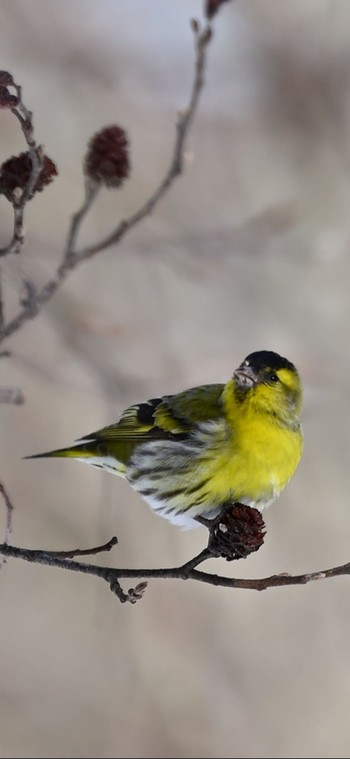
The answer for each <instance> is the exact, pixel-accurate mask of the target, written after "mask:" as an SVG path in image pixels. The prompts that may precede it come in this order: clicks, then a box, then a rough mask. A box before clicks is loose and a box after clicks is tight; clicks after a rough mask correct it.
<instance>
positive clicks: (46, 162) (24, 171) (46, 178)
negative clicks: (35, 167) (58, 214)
mask: <svg viewBox="0 0 350 759" xmlns="http://www.w3.org/2000/svg"><path fill="white" fill-rule="evenodd" d="M31 170H32V161H31V157H30V154H29V153H28V152H27V153H20V154H19V155H17V156H12V158H9V159H8V160H7V161H4V163H3V164H2V166H0V193H1V194H2V195H5V197H6V198H7V199H8V200H10V201H12V200H13V197H14V193H15V191H16V190H17V189H20V190H24V189H25V188H26V186H27V184H28V182H29V178H30V174H31ZM56 175H57V169H56V166H55V164H54V162H53V161H51V158H49V157H48V156H46V155H44V156H43V165H42V169H41V172H40V174H39V176H38V179H37V181H36V184H35V186H34V189H33V195H34V194H35V193H36V192H41V191H42V190H43V189H44V187H46V185H48V184H50V182H52V180H53V178H54V177H55V176H56Z"/></svg>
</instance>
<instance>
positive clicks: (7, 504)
mask: <svg viewBox="0 0 350 759" xmlns="http://www.w3.org/2000/svg"><path fill="white" fill-rule="evenodd" d="M0 493H1V495H2V497H3V500H4V504H5V509H6V526H5V540H4V545H8V542H9V540H10V536H11V533H12V514H13V511H14V506H13V504H12V503H11V501H10V498H9V495H8V493H7V491H6V488H5V486H4V485H3V484H2V482H0ZM0 553H1V552H0Z"/></svg>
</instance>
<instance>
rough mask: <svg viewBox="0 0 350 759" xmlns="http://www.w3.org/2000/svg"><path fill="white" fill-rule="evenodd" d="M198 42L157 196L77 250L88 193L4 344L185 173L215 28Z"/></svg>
mask: <svg viewBox="0 0 350 759" xmlns="http://www.w3.org/2000/svg"><path fill="white" fill-rule="evenodd" d="M192 30H193V34H194V40H195V75H194V80H193V84H192V88H191V94H190V98H189V103H188V106H187V108H186V109H184V110H183V111H181V113H179V116H178V121H177V125H176V135H175V143H174V147H173V151H172V156H171V160H170V165H169V168H168V169H167V171H166V174H165V177H164V178H163V179H162V181H161V182H160V184H159V186H158V187H157V189H156V190H155V192H154V193H153V194H152V195H151V196H150V197H149V198H148V199H147V200H146V202H145V203H144V204H143V205H142V206H141V208H139V210H138V211H136V212H135V213H134V214H132V215H131V216H130V217H129V218H128V219H125V220H123V221H121V222H120V223H119V224H118V226H117V227H116V229H115V230H113V231H112V232H111V233H110V234H109V235H108V236H107V237H105V238H103V239H102V240H100V241H99V242H97V243H95V244H94V245H91V246H88V247H85V248H81V249H80V250H76V248H75V246H76V241H77V236H78V233H79V231H80V227H81V223H82V221H83V219H84V217H85V215H86V213H87V211H88V210H89V209H90V207H91V205H92V203H93V201H94V200H95V198H96V195H97V188H90V191H88V192H87V194H86V197H85V200H84V203H83V205H82V207H81V208H80V209H79V211H77V213H76V214H74V216H73V217H72V220H71V224H70V227H69V231H68V235H67V244H66V247H65V250H64V254H63V257H62V260H61V263H60V265H59V266H58V268H57V271H56V273H55V274H54V276H53V277H52V279H50V280H49V281H48V282H47V283H46V284H45V285H44V286H43V288H42V289H41V290H39V291H38V292H37V294H36V297H35V299H34V301H33V302H31V304H30V306H29V305H28V304H24V305H23V307H22V309H21V310H20V311H19V312H18V314H17V315H16V316H15V317H14V318H13V319H12V320H11V321H9V322H8V323H7V324H5V325H3V326H2V328H1V329H0V342H1V341H2V340H4V339H6V338H8V337H10V335H12V334H13V333H14V332H16V330H18V329H19V328H20V327H22V325H23V324H24V323H25V322H27V321H28V320H29V319H33V318H34V317H35V316H36V315H37V314H38V313H39V312H40V310H41V308H42V306H43V305H44V304H45V303H46V302H47V301H48V300H50V298H52V296H53V295H54V294H55V293H56V291H57V290H58V288H59V287H60V286H61V285H62V283H63V282H64V280H65V279H66V277H67V275H68V274H69V273H70V272H71V271H72V270H73V269H75V268H76V266H78V265H79V264H81V263H82V262H83V261H87V260H88V259H89V258H91V257H92V256H94V255H96V254H97V253H100V252H102V251H103V250H105V249H106V248H108V247H110V246H111V245H116V244H117V243H119V242H120V240H121V239H122V237H124V235H125V234H126V233H127V232H128V231H129V230H130V229H132V228H133V227H134V226H136V225H137V224H138V223H139V222H140V221H142V220H143V219H144V218H145V217H146V216H148V215H149V214H150V213H151V212H152V211H153V210H154V208H155V206H156V205H157V204H158V202H159V201H160V200H161V198H162V197H163V195H165V193H166V192H167V190H168V189H169V188H170V187H171V185H172V184H173V182H174V180H175V179H176V177H178V176H179V175H180V174H181V173H182V171H183V164H184V150H185V143H186V139H187V136H188V133H189V130H190V127H191V124H192V121H193V118H194V116H195V112H196V110H197V106H198V100H199V96H200V93H201V90H202V88H203V84H204V72H205V66H206V59H207V47H208V44H209V42H210V39H211V37H212V31H211V27H210V26H209V25H206V26H205V27H204V29H203V31H201V30H200V28H199V24H198V22H196V23H195V24H193V25H192Z"/></svg>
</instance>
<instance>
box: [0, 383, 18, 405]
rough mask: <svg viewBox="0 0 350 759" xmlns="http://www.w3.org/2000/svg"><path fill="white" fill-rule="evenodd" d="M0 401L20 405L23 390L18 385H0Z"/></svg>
mask: <svg viewBox="0 0 350 759" xmlns="http://www.w3.org/2000/svg"><path fill="white" fill-rule="evenodd" d="M0 403H11V404H13V405H15V406H21V405H22V403H24V394H23V391H22V390H21V388H19V387H0Z"/></svg>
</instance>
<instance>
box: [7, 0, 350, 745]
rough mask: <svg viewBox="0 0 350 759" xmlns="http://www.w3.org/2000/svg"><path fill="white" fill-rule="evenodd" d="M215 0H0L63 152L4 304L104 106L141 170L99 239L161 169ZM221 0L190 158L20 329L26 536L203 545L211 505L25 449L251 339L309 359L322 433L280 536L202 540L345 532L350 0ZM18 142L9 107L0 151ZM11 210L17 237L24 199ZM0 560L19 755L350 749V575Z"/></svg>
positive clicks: (52, 248) (34, 100)
mask: <svg viewBox="0 0 350 759" xmlns="http://www.w3.org/2000/svg"><path fill="white" fill-rule="evenodd" d="M201 12H202V2H201V1H199V0H176V2H175V0H168V2H161V0H148V2H146V1H145V0H103V2H100V1H99V0H75V2H74V3H71V2H68V0H60V2H58V0H51V2H50V3H47V2H46V1H44V0H26V1H25V2H24V0H2V3H1V5H0V40H1V52H2V60H1V67H2V68H4V69H7V70H9V71H11V73H12V74H13V76H14V77H15V79H16V80H17V81H18V82H19V83H21V84H22V85H23V89H24V101H25V103H26V105H27V106H28V107H29V108H31V109H32V110H33V111H34V117H35V127H36V136H37V139H38V140H39V142H41V143H43V144H44V145H45V149H46V152H47V153H48V155H49V156H50V157H52V158H53V159H54V160H55V161H56V163H57V165H58V169H59V177H58V178H57V179H56V180H55V182H54V183H53V184H52V185H51V186H50V187H49V188H47V190H46V191H45V192H44V193H42V194H40V195H38V196H37V197H36V198H35V200H33V202H32V203H30V205H29V207H28V209H27V218H26V226H27V241H26V246H25V249H24V250H23V252H22V253H21V255H20V256H12V257H8V258H7V259H6V260H3V261H2V262H1V269H2V279H3V291H4V296H5V305H6V313H7V316H10V315H11V314H14V313H15V312H16V310H17V307H18V299H19V297H20V295H21V294H22V290H23V281H24V280H25V279H28V278H30V279H31V280H32V281H33V282H35V283H36V285H37V286H38V287H39V286H40V285H42V284H44V283H45V281H46V280H47V279H48V278H49V277H50V276H51V275H52V274H53V272H54V270H55V269H56V267H57V265H58V263H59V261H60V257H61V255H62V250H63V246H64V241H65V237H66V234H67V229H68V223H69V218H70V215H71V214H72V213H73V211H74V210H76V209H77V208H78V207H79V205H80V203H81V201H82V197H83V182H82V171H81V165H82V159H83V156H84V154H85V151H86V144H87V142H88V140H89V138H90V137H91V135H92V134H93V133H94V132H95V131H96V130H98V129H100V128H101V127H102V126H104V125H108V124H112V123H117V124H119V125H120V126H122V127H124V128H125V129H126V130H127V132H128V135H129V139H130V149H131V161H132V175H131V178H130V180H129V181H128V182H127V183H126V184H125V187H124V188H123V189H122V190H120V191H109V192H108V191H107V190H106V191H103V192H102V193H101V196H100V198H99V199H98V202H97V203H96V206H95V207H94V209H93V211H92V212H91V214H90V216H89V218H88V219H87V221H86V223H85V225H84V227H83V229H82V233H81V237H80V241H81V243H84V242H85V243H86V242H88V241H90V242H92V241H94V240H98V239H99V238H101V237H102V236H104V235H105V234H106V233H107V232H109V231H110V230H111V229H112V228H113V227H114V226H115V225H116V224H117V223H118V221H119V220H120V219H122V218H124V217H125V216H127V215H128V214H130V213H132V212H134V211H135V210H136V209H137V208H138V207H139V206H140V205H141V204H142V203H143V202H144V200H145V199H146V198H147V197H148V196H149V195H150V193H152V192H153V191H154V189H155V188H156V186H157V183H158V182H159V181H160V179H161V178H162V176H163V175H164V172H165V170H166V167H167V165H168V163H169V159H170V156H171V151H172V147H173V141H174V125H175V122H176V114H177V111H178V109H179V108H182V107H184V106H185V105H186V103H187V100H188V96H189V92H190V85H191V82H192V77H193V40H192V34H191V30H190V26H189V19H190V18H191V17H192V16H196V17H199V18H200V17H201ZM214 26H215V36H214V39H213V42H212V44H211V45H210V49H209V60H208V70H207V75H206V86H205V89H204V91H203V94H202V98H201V102H200V107H199V111H198V113H197V116H196V120H195V123H194V125H193V129H192V132H191V134H190V139H189V141H188V145H187V162H186V171H185V174H184V175H183V176H182V177H181V178H180V179H178V180H177V182H176V184H174V186H173V188H172V189H171V191H170V192H169V193H168V194H167V195H166V197H164V198H163V200H162V202H161V203H159V205H158V207H157V209H156V211H155V212H154V213H153V214H152V216H151V217H149V218H148V219H146V220H145V221H144V222H143V223H142V224H140V225H139V226H138V227H136V228H135V229H133V230H132V232H130V234H129V235H128V236H127V237H125V238H124V240H123V242H122V244H120V245H119V246H118V247H114V248H112V249H110V250H108V251H106V252H104V253H102V254H100V255H99V256H96V257H95V258H94V259H92V260H91V261H90V262H88V263H86V264H84V265H83V266H81V267H80V268H79V269H77V270H76V271H75V272H73V273H72V274H71V276H70V277H69V279H68V280H67V282H66V283H65V284H64V286H63V287H62V288H61V290H60V291H59V292H58V293H57V295H56V296H55V297H54V298H53V299H52V301H51V302H50V303H49V304H48V305H47V306H46V307H45V308H44V309H43V311H42V313H41V315H39V316H38V317H37V318H36V319H35V320H33V321H32V322H31V323H27V324H26V325H25V326H24V327H23V328H22V329H21V330H20V331H18V332H17V333H16V335H14V336H13V338H11V340H9V341H8V343H7V344H6V346H5V347H7V348H8V349H10V350H11V352H12V357H11V358H10V359H2V360H1V384H2V385H6V384H9V385H18V386H20V387H21V388H22V389H23V391H24V393H25V396H26V403H25V405H23V406H21V407H10V406H7V407H6V406H4V405H2V406H1V407H0V416H1V429H2V435H1V473H0V475H1V481H2V482H3V483H4V484H5V485H6V487H7V489H8V491H9V494H10V496H11V498H12V500H13V502H14V504H15V507H16V508H15V515H14V535H13V542H14V543H15V544H16V545H21V546H27V547H32V548H47V549H57V550H59V549H70V548H74V547H81V548H86V547H88V546H92V545H96V544H99V543H103V542H105V541H106V540H107V539H108V538H109V537H111V536H112V535H113V534H117V535H118V538H119V546H118V547H117V548H115V549H114V551H113V552H112V555H107V556H105V557H102V558H100V561H101V562H103V563H104V564H106V563H110V564H111V565H115V566H128V567H138V566H148V567H151V566H171V565H177V564H180V563H181V562H183V561H185V560H186V559H188V558H190V557H191V556H193V555H194V554H195V553H196V552H198V551H199V550H200V549H201V548H202V547H203V546H204V543H205V537H206V534H205V530H203V529H199V530H196V531H193V532H183V531H181V530H179V529H178V528H176V527H174V526H172V525H170V524H168V523H167V522H166V521H165V520H163V519H160V518H159V517H157V516H155V515H154V514H153V513H152V512H151V510H150V509H149V508H148V507H147V505H146V504H144V503H143V502H142V501H141V500H140V498H139V497H138V496H137V495H136V494H134V493H133V492H132V491H131V490H130V488H129V487H128V485H127V484H126V483H125V482H123V481H122V480H119V479H117V478H115V477H112V476H110V475H108V474H106V473H103V472H99V471H98V470H95V469H92V468H89V467H81V466H80V465H79V464H78V463H76V462H67V461H63V462H60V461H24V460H22V457H23V456H25V455H26V454H30V453H35V452H38V451H41V450H45V449H49V448H54V447H60V446H64V445H67V444H70V443H71V442H72V441H73V440H74V439H76V438H78V437H80V436H82V435H84V434H85V433H88V432H91V431H93V430H95V429H97V428H99V427H101V426H103V425H104V424H107V423H111V422H113V421H115V420H116V419H117V417H118V415H119V413H120V411H121V410H122V409H123V408H124V407H125V406H126V405H127V404H129V403H132V402H136V401H140V400H144V399H146V398H148V397H155V396H158V395H159V394H163V393H171V392H177V391H179V390H180V389H184V388H185V387H190V386H192V385H196V384H202V383H207V382H225V381H226V380H227V378H228V377H229V376H230V375H231V373H232V371H233V369H234V368H235V367H236V366H237V365H238V363H239V362H240V361H241V360H242V359H243V358H244V357H245V356H246V355H247V354H248V353H249V352H251V351H253V350H258V349H270V350H271V349H272V350H276V351H278V352H280V353H281V354H282V355H285V356H286V357H287V358H288V359H290V360H292V361H293V362H295V364H296V365H297V367H298V368H299V370H300V372H301V374H302V377H303V381H304V387H305V411H304V432H305V453H304V456H303V460H302V463H301V465H300V467H299V469H298V471H297V474H296V475H295V477H294V478H293V480H292V482H291V483H290V485H289V487H288V489H287V490H286V491H285V492H284V494H283V495H282V496H281V498H280V499H279V501H278V503H276V504H275V505H274V506H273V507H272V508H271V509H270V510H269V511H268V512H267V513H266V524H267V535H266V538H265V544H264V546H263V547H262V548H261V550H260V551H259V552H258V553H257V554H256V555H252V556H250V557H249V558H248V559H247V560H246V561H244V562H243V561H242V562H240V563H238V564H235V565H232V564H227V563H225V562H223V561H217V562H215V565H214V563H211V564H209V563H208V564H207V567H206V568H208V569H209V571H215V572H218V573H222V574H227V575H231V576H233V575H235V576H240V577H262V576H265V575H269V574H272V573H278V572H291V573H300V572H306V571H312V570H319V569H322V568H326V567H328V566H332V565H337V564H341V563H344V562H346V561H348V560H349V559H350V549H349V537H350V508H349V442H348V440H349V427H350V407H349V380H348V378H349V371H350V346H349V325H350V321H349V317H350V304H349V300H350V299H349V282H350V261H349V246H350V222H349V206H350V137H349V135H350V85H349V82H350V5H349V3H348V2H346V0H308V2H307V3H305V2H303V0H294V2H293V3H286V2H284V3H277V2H276V0H249V1H247V0H236V2H234V3H227V4H225V5H224V6H223V8H222V10H221V12H220V14H219V15H218V17H217V18H216V19H215V22H214ZM23 149H25V148H24V146H23V140H22V137H21V135H20V133H19V130H18V129H17V124H16V123H15V121H14V119H13V117H11V114H9V113H7V112H5V111H2V112H1V119H0V150H1V161H3V160H5V159H6V158H8V157H9V156H10V155H12V154H14V153H18V152H20V151H21V150H23ZM0 213H1V228H0V245H4V244H6V242H7V241H8V238H9V235H10V232H11V213H10V208H9V207H8V203H7V202H6V201H5V200H2V201H1V205H0ZM3 519H4V518H3ZM97 561H98V559H96V562H97ZM0 581H1V628H0V662H1V667H0V669H1V681H0V754H1V756H3V757H5V756H6V757H46V756H48V757H83V756H91V757H102V756H103V757H162V756H165V757H219V756H222V757H294V756H295V757H336V756H339V757H348V756H349V753H350V723H349V717H348V713H349V699H350V655H349V635H350V580H349V578H347V577H343V578H338V579H334V580H327V581H322V582H319V583H312V584H309V585H307V586H305V587H290V588H285V589H283V588H277V589H271V590H267V591H266V592H264V593H262V594H258V593H257V592H249V591H243V590H228V589H220V588H214V587H210V586H205V585H199V584H195V583H194V582H188V583H187V582H186V583H184V582H181V581H160V580H159V581H156V580H154V581H152V582H151V583H150V586H149V588H148V590H147V592H146V595H145V597H144V599H143V600H142V601H141V602H139V603H138V604H136V606H131V605H124V606H122V605H121V604H120V603H119V602H118V600H117V599H115V598H114V597H113V596H112V594H111V593H110V591H109V590H108V588H107V586H106V585H105V584H103V583H102V582H101V581H99V580H97V579H94V578H89V577H84V576H82V575H76V576H75V575H73V574H71V573H69V572H64V571H61V570H58V569H50V568H45V567H41V566H34V565H33V566H32V565H26V564H24V563H22V562H20V561H15V560H9V561H8V563H7V564H6V566H5V567H4V568H3V569H2V571H1V575H0ZM130 584H131V583H130V581H126V582H125V584H124V587H125V588H128V587H129V586H130Z"/></svg>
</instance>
